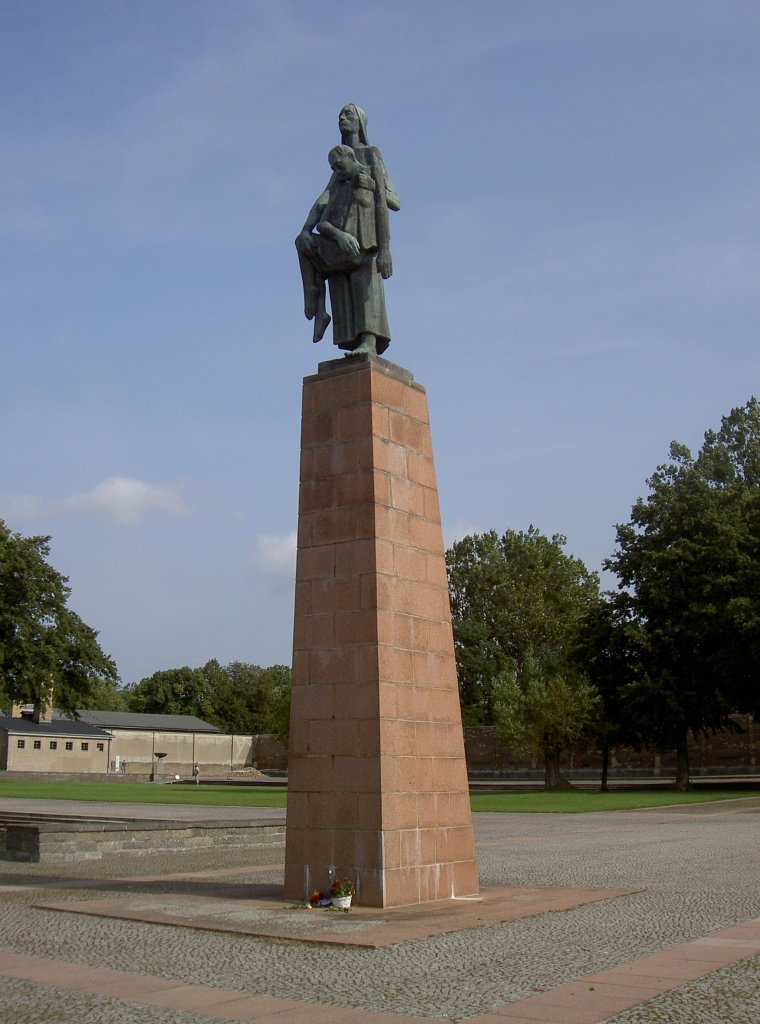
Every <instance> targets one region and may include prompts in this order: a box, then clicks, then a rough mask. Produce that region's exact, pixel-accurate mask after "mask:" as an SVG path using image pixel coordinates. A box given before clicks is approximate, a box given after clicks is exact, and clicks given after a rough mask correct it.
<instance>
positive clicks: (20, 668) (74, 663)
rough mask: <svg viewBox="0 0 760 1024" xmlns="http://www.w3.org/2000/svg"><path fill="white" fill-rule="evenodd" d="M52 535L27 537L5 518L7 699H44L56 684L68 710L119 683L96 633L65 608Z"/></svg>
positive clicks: (2, 664) (2, 587) (0, 579)
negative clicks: (51, 560)
mask: <svg viewBox="0 0 760 1024" xmlns="http://www.w3.org/2000/svg"><path fill="white" fill-rule="evenodd" d="M49 554H50V537H22V536H21V534H18V533H11V532H10V530H9V529H8V528H7V527H6V525H5V523H4V522H3V521H2V520H0V687H1V688H2V691H3V693H4V695H5V698H6V699H7V700H8V701H18V702H30V703H41V702H44V701H45V700H46V699H47V697H48V695H49V694H50V692H51V690H52V692H53V697H54V700H55V703H56V706H57V707H59V708H61V709H62V710H63V711H65V712H66V713H67V714H73V713H74V711H75V709H76V708H77V707H91V706H92V703H91V702H92V700H93V697H94V694H95V693H96V692H98V690H99V688H103V687H110V688H111V689H113V687H114V684H115V682H116V678H117V676H116V666H115V664H114V662H113V661H112V659H111V658H109V657H108V656H107V655H106V654H104V653H103V651H102V650H101V648H100V645H99V644H98V641H97V636H98V634H97V633H96V632H95V630H94V629H91V628H90V626H88V625H87V624H86V623H85V622H83V621H82V619H80V618H79V616H78V615H77V614H76V613H75V612H73V611H71V609H70V608H68V607H67V602H68V599H69V596H70V594H71V588H70V587H69V586H68V579H67V577H65V576H62V575H61V573H59V572H57V570H55V569H54V568H53V567H52V566H51V565H50V564H49V563H48V561H47V558H48V556H49Z"/></svg>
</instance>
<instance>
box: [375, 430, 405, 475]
mask: <svg viewBox="0 0 760 1024" xmlns="http://www.w3.org/2000/svg"><path fill="white" fill-rule="evenodd" d="M406 459H407V450H406V448H405V447H404V446H403V445H401V444H396V443H395V442H393V441H386V440H385V439H384V438H382V437H373V438H372V465H373V466H374V467H375V469H376V470H378V471H381V472H384V473H390V474H391V476H399V477H406Z"/></svg>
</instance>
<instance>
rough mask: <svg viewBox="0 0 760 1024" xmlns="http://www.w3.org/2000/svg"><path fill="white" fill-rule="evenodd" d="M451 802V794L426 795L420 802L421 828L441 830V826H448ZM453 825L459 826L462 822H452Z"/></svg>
mask: <svg viewBox="0 0 760 1024" xmlns="http://www.w3.org/2000/svg"><path fill="white" fill-rule="evenodd" d="M468 795H469V794H468ZM450 800H451V794H450V793H426V794H425V797H424V799H421V800H420V811H419V826H420V828H427V829H431V828H440V826H441V825H446V824H448V818H447V817H446V812H447V808H448V807H449V801H450ZM452 824H455V825H459V824H461V822H459V821H457V822H452Z"/></svg>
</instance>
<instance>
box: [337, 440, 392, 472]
mask: <svg viewBox="0 0 760 1024" xmlns="http://www.w3.org/2000/svg"><path fill="white" fill-rule="evenodd" d="M372 452H373V439H372V436H371V435H370V434H367V435H366V436H365V437H355V438H353V439H352V440H350V441H348V440H347V441H343V442H342V443H340V442H336V443H335V445H334V449H333V455H332V464H333V472H334V473H336V474H337V475H340V474H341V473H358V472H359V471H361V470H363V469H379V468H381V467H378V466H376V465H375V464H374V462H373V457H372Z"/></svg>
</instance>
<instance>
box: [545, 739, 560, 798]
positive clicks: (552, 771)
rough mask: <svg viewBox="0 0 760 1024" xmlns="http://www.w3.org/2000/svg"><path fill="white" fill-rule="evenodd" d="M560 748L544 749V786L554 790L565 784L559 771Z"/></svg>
mask: <svg viewBox="0 0 760 1024" xmlns="http://www.w3.org/2000/svg"><path fill="white" fill-rule="evenodd" d="M559 755H560V749H559V747H544V786H545V788H546V789H552V788H553V787H554V786H561V785H563V783H564V782H565V780H564V779H563V778H562V775H561V774H560V770H559Z"/></svg>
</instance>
